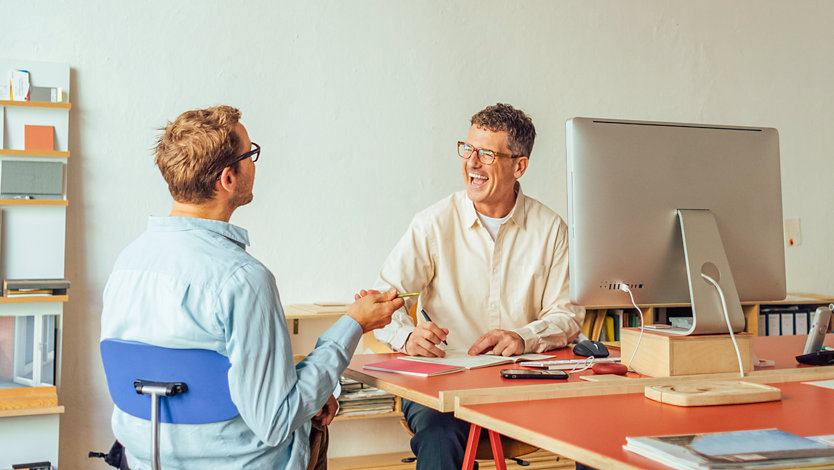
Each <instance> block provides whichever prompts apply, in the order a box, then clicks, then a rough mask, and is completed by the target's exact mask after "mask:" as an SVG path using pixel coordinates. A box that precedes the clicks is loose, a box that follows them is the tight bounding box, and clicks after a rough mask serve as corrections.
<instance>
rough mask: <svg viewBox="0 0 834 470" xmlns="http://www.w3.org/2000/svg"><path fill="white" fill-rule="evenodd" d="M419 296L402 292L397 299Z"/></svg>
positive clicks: (417, 293) (416, 293) (414, 293)
mask: <svg viewBox="0 0 834 470" xmlns="http://www.w3.org/2000/svg"><path fill="white" fill-rule="evenodd" d="M417 295H420V293H419V292H403V293H402V294H397V298H398V299H402V298H403V297H414V296H417Z"/></svg>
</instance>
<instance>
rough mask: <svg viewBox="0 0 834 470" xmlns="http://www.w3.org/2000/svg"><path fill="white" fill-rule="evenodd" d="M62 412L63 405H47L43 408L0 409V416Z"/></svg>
mask: <svg viewBox="0 0 834 470" xmlns="http://www.w3.org/2000/svg"><path fill="white" fill-rule="evenodd" d="M63 413H64V407H63V406H48V407H44V408H26V409H19V410H0V418H11V417H13V416H36V415H59V414H63Z"/></svg>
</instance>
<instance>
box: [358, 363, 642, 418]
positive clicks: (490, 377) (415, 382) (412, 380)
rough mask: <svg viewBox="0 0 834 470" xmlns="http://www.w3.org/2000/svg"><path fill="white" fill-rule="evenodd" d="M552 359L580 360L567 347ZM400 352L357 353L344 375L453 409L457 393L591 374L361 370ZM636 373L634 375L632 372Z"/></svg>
mask: <svg viewBox="0 0 834 470" xmlns="http://www.w3.org/2000/svg"><path fill="white" fill-rule="evenodd" d="M547 354H552V355H553V357H554V359H582V357H580V356H576V355H574V354H573V352H571V350H570V349H567V348H565V349H559V350H556V351H550V352H548V353H547ZM611 355H612V356H613V357H617V356H618V355H619V350H617V349H612V350H611ZM402 356H403V354H400V353H388V354H357V355H355V356H353V359H352V360H351V361H350V365H348V368H347V370H346V371H345V372H344V374H343V375H344V376H345V377H349V378H351V379H353V380H357V381H359V382H362V383H366V384H368V385H370V386H372V387H376V388H379V389H382V390H385V391H387V392H390V393H393V394H395V395H399V396H401V397H403V398H407V399H409V400H411V401H413V402H415V403H419V404H421V405H423V406H427V407H429V408H433V409H435V410H439V411H444V412H447V411H454V409H455V396H457V395H458V393H460V392H463V391H466V390H469V389H483V388H486V389H494V388H497V387H508V386H520V385H542V382H546V383H547V384H550V385H553V384H563V383H565V382H574V383H576V382H584V381H583V380H582V379H581V378H580V377H582V376H587V375H592V374H593V372H591V371H590V370H587V371H584V372H580V373H576V374H571V376H570V378H569V379H568V380H548V381H542V380H533V379H531V380H518V379H509V380H508V379H504V378H502V377H501V374H500V373H499V371H500V370H501V369H512V368H519V367H518V365H517V364H503V365H500V366H491V367H482V368H479V369H472V370H466V371H463V372H455V373H452V374H443V375H436V376H434V377H416V376H412V375H406V374H395V373H392V372H381V371H374V370H366V369H363V368H362V366H364V365H365V364H370V363H373V362H381V361H386V360H388V359H393V358H395V357H402ZM635 376H636V374H635Z"/></svg>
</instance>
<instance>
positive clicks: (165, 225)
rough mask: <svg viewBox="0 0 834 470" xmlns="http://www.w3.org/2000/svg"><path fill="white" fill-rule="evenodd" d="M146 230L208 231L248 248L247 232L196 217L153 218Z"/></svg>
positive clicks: (220, 222)
mask: <svg viewBox="0 0 834 470" xmlns="http://www.w3.org/2000/svg"><path fill="white" fill-rule="evenodd" d="M148 230H150V231H155V232H177V231H185V230H208V231H209V232H214V233H216V234H218V235H221V236H223V237H226V238H228V239H229V240H231V241H233V242H235V243H236V244H238V245H239V246H240V247H241V248H244V249H245V248H246V247H247V246H249V232H248V231H247V230H246V229H245V228H242V227H238V226H237V225H232V224H230V223H228V222H223V221H220V220H212V219H198V218H196V217H154V216H151V217H149V218H148Z"/></svg>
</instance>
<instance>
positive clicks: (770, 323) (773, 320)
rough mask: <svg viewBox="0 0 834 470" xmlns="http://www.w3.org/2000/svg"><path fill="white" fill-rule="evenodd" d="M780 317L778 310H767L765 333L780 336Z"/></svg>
mask: <svg viewBox="0 0 834 470" xmlns="http://www.w3.org/2000/svg"><path fill="white" fill-rule="evenodd" d="M780 325H781V318H780V315H779V312H768V314H767V335H768V336H780V335H781V334H782V333H781V331H782V329H781V327H780Z"/></svg>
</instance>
